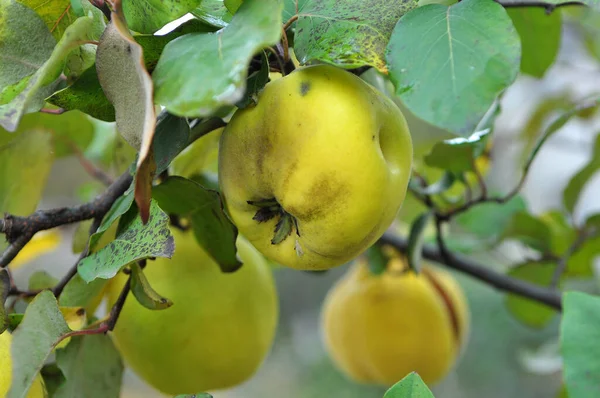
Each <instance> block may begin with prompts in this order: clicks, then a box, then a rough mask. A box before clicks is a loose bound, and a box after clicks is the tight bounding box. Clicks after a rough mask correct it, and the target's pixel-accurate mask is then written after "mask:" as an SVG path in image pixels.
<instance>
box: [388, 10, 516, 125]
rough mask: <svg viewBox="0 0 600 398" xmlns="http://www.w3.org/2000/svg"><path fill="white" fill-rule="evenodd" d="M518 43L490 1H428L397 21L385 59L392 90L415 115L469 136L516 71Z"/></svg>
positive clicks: (506, 19) (507, 19) (508, 23)
mask: <svg viewBox="0 0 600 398" xmlns="http://www.w3.org/2000/svg"><path fill="white" fill-rule="evenodd" d="M520 54H521V42H520V40H519V35H518V33H517V31H516V29H515V28H514V26H513V24H512V22H511V19H510V17H509V16H508V14H507V13H506V11H505V10H504V8H503V7H502V6H501V5H499V4H498V3H496V2H494V1H479V0H464V1H461V2H460V3H457V4H454V5H452V6H450V7H446V6H444V5H441V4H429V5H426V6H423V7H419V8H416V9H414V10H412V11H410V12H408V13H406V14H405V15H404V16H403V17H402V18H400V20H399V21H398V23H397V25H396V27H395V28H394V32H393V33H392V37H391V39H390V42H389V44H388V46H387V53H386V60H387V62H388V68H389V72H390V78H391V80H392V82H393V83H394V86H395V93H396V95H398V96H399V97H400V98H401V99H402V102H403V104H404V105H406V107H407V108H408V109H409V110H410V111H411V112H412V113H414V114H415V115H416V116H418V117H419V118H421V119H423V120H425V121H427V122H429V123H431V124H433V125H435V126H438V127H441V128H444V129H446V130H448V131H449V132H452V133H454V134H456V135H460V136H469V135H470V134H471V133H472V132H473V131H474V129H475V127H476V126H477V125H478V123H479V122H480V121H481V120H482V118H483V117H484V116H485V114H486V112H487V111H488V110H489V109H490V107H491V106H492V104H493V103H494V101H495V100H496V97H497V96H498V94H500V92H502V91H503V90H504V89H506V88H507V87H508V86H509V85H510V84H512V82H513V81H514V80H515V78H516V77H517V74H518V72H519V64H520Z"/></svg>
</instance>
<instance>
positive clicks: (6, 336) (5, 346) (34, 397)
mask: <svg viewBox="0 0 600 398" xmlns="http://www.w3.org/2000/svg"><path fill="white" fill-rule="evenodd" d="M11 342H12V335H11V334H10V333H9V332H8V331H4V333H2V334H0V397H5V396H6V394H8V390H9V389H10V384H11V381H12V358H11V356H10V344H11ZM44 397H47V394H46V389H45V388H44V382H43V380H42V377H41V376H40V375H37V376H36V378H35V380H34V381H33V384H32V385H31V388H30V389H29V392H28V393H27V398H44Z"/></svg>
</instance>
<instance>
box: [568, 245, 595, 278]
mask: <svg viewBox="0 0 600 398" xmlns="http://www.w3.org/2000/svg"><path fill="white" fill-rule="evenodd" d="M598 256H600V237H594V238H591V239H588V240H587V241H585V243H584V244H582V245H581V247H580V248H579V250H577V251H576V252H575V253H573V254H572V255H571V257H569V259H568V260H567V268H566V270H565V272H564V274H563V277H566V278H568V277H576V278H577V277H579V278H581V277H591V276H593V275H594V260H595V259H596V258H598Z"/></svg>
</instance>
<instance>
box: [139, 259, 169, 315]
mask: <svg viewBox="0 0 600 398" xmlns="http://www.w3.org/2000/svg"><path fill="white" fill-rule="evenodd" d="M129 268H130V269H131V280H130V282H129V285H130V286H131V293H133V295H134V296H135V298H136V300H137V301H138V303H140V304H141V305H142V306H144V307H146V308H148V309H149V310H164V309H166V308H169V307H170V306H172V305H173V302H172V301H171V300H169V299H168V298H165V297H162V296H161V295H160V294H158V293H156V291H155V290H154V289H152V286H150V282H148V279H147V278H146V275H144V271H142V268H141V267H140V266H139V264H138V263H137V262H135V261H134V262H132V263H131V264H129Z"/></svg>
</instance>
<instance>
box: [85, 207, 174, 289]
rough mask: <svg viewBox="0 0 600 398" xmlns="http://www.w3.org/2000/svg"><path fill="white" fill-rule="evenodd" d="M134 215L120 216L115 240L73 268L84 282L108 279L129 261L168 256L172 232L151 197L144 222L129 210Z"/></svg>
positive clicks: (135, 212)
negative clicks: (146, 219)
mask: <svg viewBox="0 0 600 398" xmlns="http://www.w3.org/2000/svg"><path fill="white" fill-rule="evenodd" d="M129 214H132V215H133V216H134V217H131V216H130V217H129V219H128V220H126V221H124V220H125V219H124V218H123V217H122V218H121V222H122V225H123V226H122V227H120V228H119V231H118V232H117V236H116V237H115V240H114V241H112V242H110V243H109V244H108V245H107V246H105V247H104V248H102V249H100V250H99V251H97V252H95V253H92V254H90V255H89V256H88V257H86V258H84V259H83V260H82V261H81V262H79V266H78V267H77V272H78V273H79V275H80V276H81V278H82V279H83V280H84V281H86V282H91V281H93V280H94V279H96V278H102V279H110V278H112V277H114V276H115V275H116V274H117V272H119V270H120V269H121V268H122V267H123V266H125V265H127V264H129V263H131V262H132V261H138V260H143V259H145V258H148V257H169V258H170V257H171V256H172V255H173V251H174V249H175V247H174V246H175V245H174V241H173V236H172V235H171V233H170V232H169V227H168V223H169V217H168V216H167V215H166V214H165V212H164V211H162V210H161V208H160V207H159V206H158V205H157V204H156V202H154V201H152V203H151V205H150V219H149V222H148V224H146V225H144V224H143V223H142V220H141V218H140V216H139V214H137V209H136V208H135V207H134V208H133V211H131V210H130V211H129Z"/></svg>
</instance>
